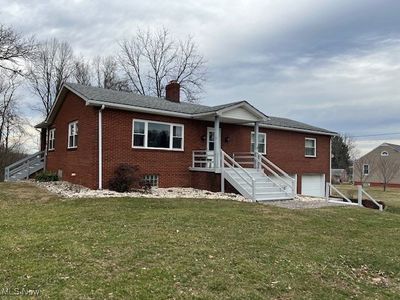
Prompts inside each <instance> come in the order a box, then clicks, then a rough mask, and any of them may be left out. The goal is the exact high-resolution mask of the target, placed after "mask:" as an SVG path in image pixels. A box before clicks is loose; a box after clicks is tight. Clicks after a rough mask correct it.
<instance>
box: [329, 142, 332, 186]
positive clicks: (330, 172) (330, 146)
mask: <svg viewBox="0 0 400 300" xmlns="http://www.w3.org/2000/svg"><path fill="white" fill-rule="evenodd" d="M329 183H330V184H332V136H331V138H330V140H329Z"/></svg>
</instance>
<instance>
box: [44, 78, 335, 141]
mask: <svg viewBox="0 0 400 300" xmlns="http://www.w3.org/2000/svg"><path fill="white" fill-rule="evenodd" d="M64 87H65V88H67V89H69V90H71V91H73V92H74V93H76V94H77V95H78V96H80V97H82V98H83V99H84V100H86V101H95V102H96V103H104V104H115V105H124V106H131V107H139V108H143V109H151V110H158V111H168V112H172V113H181V114H186V115H189V116H195V115H198V114H207V113H212V112H217V111H221V110H223V109H225V108H229V107H233V106H236V105H240V104H241V103H243V104H245V105H248V106H249V107H251V108H252V109H254V110H256V109H255V108H254V107H252V106H251V105H250V104H249V103H247V102H246V101H237V102H230V103H227V104H222V105H217V106H206V105H200V104H194V103H187V102H180V103H177V102H172V101H168V100H165V99H162V98H157V97H151V96H143V95H139V94H136V93H132V92H122V91H114V90H109V89H104V88H99V87H92V86H85V85H81V84H77V83H66V84H65V85H64ZM62 92H63V89H62V91H61V92H60V94H62ZM56 102H57V101H56ZM56 105H57V103H54V106H56ZM257 111H258V110H257ZM259 113H260V114H262V115H263V116H265V115H264V114H263V113H261V112H259ZM263 119H264V121H263V122H262V123H261V126H262V127H271V128H280V129H286V128H287V129H289V130H300V131H312V132H316V133H323V134H328V135H335V134H336V133H335V132H332V131H329V130H326V129H323V128H319V127H316V126H312V125H308V124H305V123H302V122H298V121H294V120H291V119H287V118H279V117H271V116H268V117H267V116H265V118H263ZM46 124H47V123H46V122H42V123H40V124H38V125H36V127H45V125H46Z"/></svg>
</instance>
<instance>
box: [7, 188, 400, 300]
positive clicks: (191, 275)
mask: <svg viewBox="0 0 400 300" xmlns="http://www.w3.org/2000/svg"><path fill="white" fill-rule="evenodd" d="M399 228H400V214H396V213H391V212H390V211H388V212H383V213H381V212H378V211H375V210H368V209H363V208H358V207H329V208H323V209H309V210H288V209H284V208H279V207H275V206H266V205H262V204H251V203H239V202H233V201H216V200H215V201H213V200H182V199H178V200H157V199H132V198H108V199H76V200H71V199H69V200H64V201H63V200H62V199H59V198H57V197H55V196H51V195H49V194H48V193H46V192H44V191H42V190H39V189H38V188H36V187H33V186H31V185H29V184H4V183H3V184H0V232H1V235H0V292H1V291H2V289H5V288H10V289H11V290H12V289H22V288H26V289H31V290H36V289H39V290H40V293H41V298H51V299H55V298H59V299H64V298H74V299H75V298H85V299H104V298H130V299H133V298H139V299H149V298H154V299H171V298H202V299H228V298H229V299H265V298H279V299H328V298H329V299H332V298H333V299H348V298H351V297H353V298H360V299H365V298H367V299H368V298H369V299H384V298H385V299H386V298H392V299H396V298H398V295H399V294H400V279H399V278H400V250H399V248H400V247H399V246H400V244H399V242H400V235H399ZM0 298H1V297H0Z"/></svg>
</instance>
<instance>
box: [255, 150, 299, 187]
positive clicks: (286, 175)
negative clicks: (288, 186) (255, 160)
mask: <svg viewBox="0 0 400 300" xmlns="http://www.w3.org/2000/svg"><path fill="white" fill-rule="evenodd" d="M256 155H258V157H260V158H261V160H264V161H266V162H267V163H268V164H270V165H271V166H273V167H274V168H275V169H276V170H278V172H279V173H281V174H282V175H283V176H285V177H286V178H287V179H289V180H290V181H294V179H293V178H292V177H290V176H289V174H288V173H286V172H285V171H283V170H282V169H281V168H279V167H278V166H277V165H276V164H274V163H273V162H272V161H270V160H269V159H267V158H266V157H265V156H263V155H261V154H260V153H259V152H256Z"/></svg>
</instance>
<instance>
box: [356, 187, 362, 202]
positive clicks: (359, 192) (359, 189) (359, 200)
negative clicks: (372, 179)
mask: <svg viewBox="0 0 400 300" xmlns="http://www.w3.org/2000/svg"><path fill="white" fill-rule="evenodd" d="M362 194H363V193H362V187H361V185H357V200H358V205H359V206H363V205H362V197H363V196H362Z"/></svg>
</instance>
